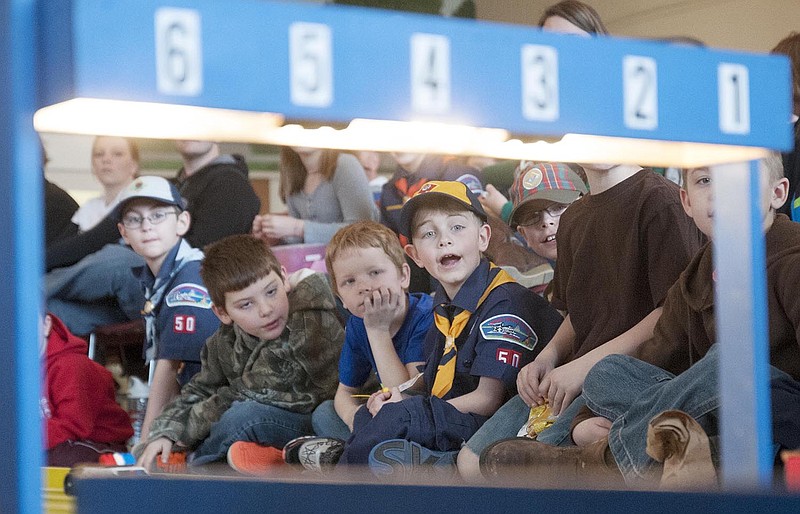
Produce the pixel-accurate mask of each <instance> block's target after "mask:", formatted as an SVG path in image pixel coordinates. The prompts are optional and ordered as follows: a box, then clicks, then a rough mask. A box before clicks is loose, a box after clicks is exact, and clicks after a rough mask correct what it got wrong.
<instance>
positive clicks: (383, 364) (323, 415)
mask: <svg viewBox="0 0 800 514" xmlns="http://www.w3.org/2000/svg"><path fill="white" fill-rule="evenodd" d="M325 261H326V264H327V266H328V271H329V273H330V277H331V281H332V283H333V289H334V291H335V292H336V294H337V295H338V296H339V298H340V299H341V301H342V304H343V305H344V306H345V308H347V310H349V311H350V313H351V314H352V316H350V319H349V320H348V322H347V326H346V327H345V332H344V334H345V336H344V347H343V348H342V355H341V357H340V358H339V387H338V389H337V390H336V396H335V397H334V399H333V401H332V402H331V401H326V402H323V403H322V404H321V405H320V406H319V407H317V409H316V410H315V411H314V414H313V416H312V418H311V420H312V423H313V425H314V433H315V434H317V435H319V436H324V437H335V438H339V439H347V438H348V437H350V433H351V432H352V430H353V417H354V416H355V413H356V411H357V410H358V409H359V408H361V407H362V405H363V402H362V401H359V400H358V399H356V398H354V397H353V395H354V394H356V393H358V392H359V391H360V390H361V388H363V387H364V385H365V384H366V383H367V380H368V379H369V378H370V375H371V373H373V372H376V373H377V375H378V381H379V382H380V384H381V385H382V386H384V387H396V386H398V385H400V384H402V383H403V382H406V381H407V380H408V379H409V378H411V377H414V376H416V375H417V374H418V373H419V369H418V367H419V366H421V365H422V364H423V363H424V361H425V357H426V356H425V354H424V352H423V342H424V339H425V334H426V333H427V332H428V329H429V328H430V327H431V324H432V323H433V300H432V299H431V297H430V296H429V295H427V294H424V293H412V294H409V293H408V284H409V280H410V276H411V271H410V270H409V266H408V264H407V263H406V259H405V253H404V252H403V247H402V246H400V242H399V241H398V239H397V234H395V233H394V232H392V231H391V230H390V229H389V228H387V227H385V226H383V225H381V224H380V223H376V222H373V221H361V222H357V223H353V224H352V225H349V226H347V227H344V228H343V229H341V230H339V231H338V232H337V233H336V235H334V236H333V239H331V242H330V243H328V248H327V252H326V255H325Z"/></svg>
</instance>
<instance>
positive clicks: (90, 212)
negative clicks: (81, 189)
mask: <svg viewBox="0 0 800 514" xmlns="http://www.w3.org/2000/svg"><path fill="white" fill-rule="evenodd" d="M92 175H94V176H95V177H96V178H97V180H98V182H100V185H102V186H103V194H102V195H100V196H98V197H95V198H92V199H91V200H89V201H87V202H86V203H84V204H83V205H82V206H81V207H80V209H78V211H77V212H76V213H75V214H74V215H73V216H72V222H73V223H74V224H76V225H77V226H78V230H80V231H81V232H86V231H87V230H89V229H91V228H92V227H94V226H95V225H97V223H99V222H100V220H102V219H103V218H105V217H106V216H107V215H108V213H110V212H111V211H112V210H113V209H114V207H116V206H117V203H118V202H119V194H120V192H122V190H123V189H125V188H126V187H127V186H128V184H130V183H131V182H133V179H134V178H136V177H137V176H139V146H138V145H137V144H136V141H134V140H132V139H126V138H124V137H114V136H97V137H96V138H95V139H94V143H93V144H92Z"/></svg>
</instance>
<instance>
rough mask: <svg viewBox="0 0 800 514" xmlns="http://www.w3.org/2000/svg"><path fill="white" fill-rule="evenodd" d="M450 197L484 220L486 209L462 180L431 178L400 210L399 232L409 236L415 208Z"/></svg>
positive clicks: (485, 218)
mask: <svg viewBox="0 0 800 514" xmlns="http://www.w3.org/2000/svg"><path fill="white" fill-rule="evenodd" d="M444 197H447V198H452V199H454V200H457V201H459V202H460V203H462V204H463V205H464V208H465V209H467V210H469V211H471V212H473V213H475V215H476V216H478V217H479V218H480V219H481V220H483V221H486V220H487V216H486V211H484V210H483V206H482V205H481V202H479V201H478V196H477V195H476V194H475V193H473V192H472V191H471V190H470V188H469V186H467V185H466V184H464V183H463V182H456V181H444V180H431V181H429V182H426V183H425V184H424V185H423V186H422V187H421V188H420V189H419V191H417V192H416V193H415V194H414V196H412V197H411V199H410V200H409V201H407V202H406V203H405V205H403V209H402V210H401V211H400V233H401V234H402V235H404V236H406V237H408V238H411V221H412V219H413V218H414V213H415V212H416V210H417V209H418V208H419V207H420V206H422V205H424V204H426V202H427V203H428V204H430V203H432V202H435V201H436V200H437V199H441V198H444Z"/></svg>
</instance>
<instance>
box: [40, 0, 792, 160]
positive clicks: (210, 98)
mask: <svg viewBox="0 0 800 514" xmlns="http://www.w3.org/2000/svg"><path fill="white" fill-rule="evenodd" d="M163 5H169V6H172V7H185V8H189V9H192V10H194V11H196V12H197V13H198V14H199V16H200V25H201V34H202V36H201V40H202V43H201V46H202V63H203V64H202V66H203V88H202V91H200V93H199V94H198V95H196V96H179V95H166V94H161V93H159V92H158V90H157V86H156V64H155V29H154V17H155V12H156V9H157V8H158V7H160V6H163ZM73 6H74V7H73V10H72V14H71V16H72V27H73V29H72V31H71V32H70V31H51V32H48V33H47V34H45V35H46V36H47V37H48V38H52V39H54V40H55V41H60V43H59V44H53V45H51V46H52V47H63V46H67V47H70V45H71V48H73V49H74V67H73V68H72V70H71V71H70V72H68V76H67V77H64V76H63V72H64V70H63V69H62V70H60V72H61V74H60V75H59V76H58V77H54V80H56V81H57V83H58V84H59V85H60V87H61V92H59V91H54V90H52V89H51V88H48V93H49V94H50V95H51V97H50V99H49V102H51V103H52V102H55V101H58V100H61V99H64V98H68V97H71V96H72V95H74V96H84V97H97V98H117V99H126V100H139V101H153V102H168V103H178V104H186V105H201V106H211V107H220V108H230V109H242V110H249V111H268V112H280V113H284V114H285V115H286V116H287V117H289V118H290V119H297V120H315V121H318V122H331V123H334V122H347V121H349V120H351V119H352V118H356V117H362V118H375V119H388V120H410V119H434V120H437V121H448V122H457V123H464V124H469V125H476V126H482V127H502V128H506V129H508V130H510V131H512V132H513V133H519V134H539V135H551V136H560V135H562V134H564V133H570V132H572V133H582V134H597V135H609V136H623V137H640V138H645V139H666V140H676V141H693V142H713V143H721V144H735V145H745V146H765V147H771V148H778V149H781V150H786V149H788V148H789V147H790V146H791V144H792V139H791V130H790V126H789V124H788V119H789V115H790V103H791V95H790V93H789V84H790V80H789V66H788V61H787V59H786V58H785V57H783V56H765V55H754V54H748V53H741V52H730V51H720V50H712V49H698V48H689V47H684V46H676V45H667V44H662V43H655V42H645V41H637V40H631V39H616V38H595V39H588V38H579V37H575V36H570V35H561V34H553V33H543V32H541V31H539V30H538V29H535V28H530V27H522V26H511V25H500V24H491V23H476V22H474V21H470V20H461V19H444V18H440V17H435V16H425V15H414V14H399V13H394V12H386V11H377V10H373V9H362V8H353V7H341V6H340V7H334V6H320V5H307V4H282V3H275V2H256V1H252V0H238V1H229V2H223V3H220V2H217V1H214V0H195V1H191V2H189V1H186V0H182V1H175V2H169V3H168V4H165V3H164V2H160V1H156V0H120V1H116V2H111V3H109V2H105V1H103V0H76V1H75V2H73ZM121 20H124V22H122V21H121ZM298 21H304V22H314V23H322V24H325V25H327V26H328V27H330V30H331V33H332V41H333V43H332V44H333V75H334V92H333V101H332V103H331V105H330V106H327V107H304V106H299V105H294V104H292V102H291V100H290V94H289V83H290V82H289V65H288V63H289V49H288V30H289V26H290V24H292V23H294V22H298ZM415 33H425V34H438V35H443V36H445V37H447V38H448V39H449V41H450V55H451V69H452V74H451V83H452V93H451V97H452V105H451V108H450V109H449V110H447V111H445V112H443V113H441V114H436V115H430V114H426V113H422V112H415V111H414V110H413V108H412V104H411V92H410V79H409V76H410V71H409V70H410V60H409V52H410V50H409V48H410V43H409V41H410V38H411V36H412V34H415ZM524 44H541V45H548V46H551V47H553V48H555V49H556V50H557V51H558V55H559V58H558V59H559V75H560V76H559V84H560V98H561V101H560V106H561V109H560V116H559V118H558V119H557V120H555V121H552V122H542V121H531V120H526V119H525V118H524V117H523V115H522V108H521V105H522V87H521V78H520V73H521V72H520V69H521V64H520V60H521V58H520V52H521V47H522V45H524ZM627 55H638V56H648V57H652V58H653V59H654V60H655V62H656V64H657V68H658V91H659V93H658V105H659V109H658V110H659V117H658V126H657V128H656V129H655V130H634V129H630V128H627V127H626V126H625V124H624V122H623V107H622V105H623V104H622V101H623V93H622V91H623V88H622V61H623V59H624V57H625V56H627ZM720 63H734V64H742V65H744V66H746V67H747V69H748V71H749V82H750V98H751V109H750V116H751V129H750V132H749V133H747V134H725V133H722V132H721V130H720V127H719V123H718V101H717V97H718V89H717V67H718V65H719V64H720Z"/></svg>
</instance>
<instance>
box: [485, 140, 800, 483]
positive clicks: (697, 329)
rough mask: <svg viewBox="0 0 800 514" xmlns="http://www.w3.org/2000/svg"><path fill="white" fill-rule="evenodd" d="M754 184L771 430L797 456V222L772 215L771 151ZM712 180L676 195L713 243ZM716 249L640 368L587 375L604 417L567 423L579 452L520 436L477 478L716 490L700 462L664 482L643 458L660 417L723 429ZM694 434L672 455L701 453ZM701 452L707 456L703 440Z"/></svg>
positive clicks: (667, 307)
mask: <svg viewBox="0 0 800 514" xmlns="http://www.w3.org/2000/svg"><path fill="white" fill-rule="evenodd" d="M760 180H761V190H762V202H761V205H762V220H763V229H764V231H765V234H766V264H767V270H766V275H767V288H766V291H767V294H768V305H769V324H768V326H769V345H770V363H771V365H772V366H771V367H770V376H771V386H772V387H771V388H772V398H773V402H775V403H776V405H774V406H773V411H774V412H775V413H776V414H777V415H775V416H774V420H775V421H780V423H778V424H776V423H773V431H774V435H775V439H774V442H775V443H776V446H781V447H786V448H796V447H797V446H798V445H800V439H798V436H797V434H798V432H799V430H798V420H797V419H796V418H795V419H791V418H790V417H787V416H786V415H785V413H786V412H787V411H788V412H797V410H798V408H800V394H798V393H800V388H798V385H800V384H799V383H798V380H800V345H798V340H797V337H798V336H797V334H798V333H799V332H798V330H800V309H798V306H797V302H796V297H797V295H796V294H795V290H796V288H797V287H796V286H797V283H798V280H800V266H799V265H798V264H800V224H797V223H793V222H791V221H790V220H789V219H788V218H787V217H786V216H785V215H783V214H778V215H776V214H775V211H776V209H777V208H779V207H780V206H781V205H783V203H784V202H785V201H786V198H787V190H788V181H787V180H786V179H785V178H784V177H783V170H782V165H781V161H780V157H779V155H778V154H777V153H773V154H771V155H770V156H769V157H767V158H766V159H765V160H764V161H762V165H761V176H760ZM711 181H712V174H711V173H710V172H709V170H708V169H707V168H698V169H692V170H688V171H687V172H685V173H684V180H683V184H684V185H683V187H682V189H681V191H680V195H681V201H682V203H683V207H684V209H685V211H686V213H687V214H688V215H689V216H691V217H692V218H693V220H694V222H695V224H696V225H697V227H698V228H699V229H700V230H701V231H702V232H703V233H704V234H705V235H706V236H708V237H709V238H711V237H712V236H713V219H712V216H713V213H714V198H713V195H712V189H713V188H712V183H711ZM713 250H714V248H713V246H712V245H711V244H710V243H709V244H707V245H706V246H704V247H703V248H702V250H701V251H700V252H699V253H698V254H697V255H696V256H695V257H694V259H692V261H691V262H690V263H689V265H688V267H687V268H686V270H685V271H684V272H683V274H681V276H680V278H679V280H678V282H677V283H675V285H673V286H672V287H671V288H670V289H669V291H668V293H667V297H666V299H665V301H664V309H663V314H662V316H661V317H660V319H659V320H658V323H657V324H656V327H655V331H654V335H653V338H652V339H650V340H649V341H647V342H646V343H644V344H643V345H642V346H641V347H640V348H639V350H638V352H637V353H636V356H637V357H639V359H642V360H639V359H637V358H634V357H631V356H626V355H610V356H608V357H605V358H604V359H603V360H601V361H600V362H598V363H597V364H596V365H595V366H594V367H592V369H591V370H590V371H589V373H588V374H587V376H586V381H585V383H584V386H583V397H584V398H585V400H586V406H587V408H588V410H589V411H590V415H593V416H602V417H601V418H591V417H587V416H583V419H576V420H574V421H573V427H572V439H574V440H575V442H576V443H578V442H579V441H582V442H583V443H584V445H583V446H581V447H576V446H570V447H561V448H556V447H553V446H548V445H545V444H543V443H537V442H534V441H531V440H529V439H524V438H521V439H517V440H506V441H503V442H498V443H495V444H494V445H493V446H489V447H488V448H486V450H485V451H484V452H483V453H482V455H481V470H482V472H483V473H484V474H485V475H489V476H492V475H499V474H503V473H506V472H510V473H514V474H515V475H516V476H519V473H526V474H528V475H529V476H531V478H535V477H536V476H539V475H542V474H552V473H553V469H554V467H556V466H557V467H559V468H562V469H563V470H564V471H565V473H566V474H562V475H560V476H562V477H563V478H569V477H571V478H573V479H574V478H579V479H584V478H586V477H587V476H588V475H589V474H590V473H594V474H599V475H601V476H605V477H609V478H612V479H613V478H615V477H616V478H619V479H622V478H624V480H625V482H626V483H627V484H629V485H635V486H636V487H639V486H641V485H643V484H649V485H652V483H653V482H654V481H655V482H658V481H659V480H662V485H666V486H668V487H681V488H685V487H691V488H695V487H707V486H713V485H714V481H715V477H714V472H713V468H711V462H708V461H706V462H702V461H696V462H695V463H694V464H693V467H694V468H695V469H693V470H689V471H690V472H689V473H677V472H676V470H674V469H673V470H670V472H669V473H668V472H667V469H666V463H665V465H664V467H663V471H664V473H663V475H662V466H661V465H660V464H659V463H658V462H656V461H655V460H653V459H652V458H651V457H650V456H649V455H648V452H646V451H645V446H646V445H645V442H646V440H647V434H648V426H649V425H650V422H651V419H653V418H654V416H656V415H658V414H660V413H662V412H663V411H666V410H680V411H684V412H685V413H686V414H688V415H689V416H691V418H694V419H696V421H697V423H699V425H700V427H702V429H704V430H705V431H706V432H708V435H716V434H717V431H718V429H719V426H718V411H719V385H718V378H717V375H718V369H719V354H718V346H717V345H716V344H715V335H716V324H715V317H714V298H713V295H714V279H713V275H714V259H713ZM619 384H627V386H626V387H620V386H619ZM778 406H780V407H778ZM781 411H783V412H784V414H783V415H781ZM598 419H600V420H603V421H604V423H601V422H598ZM548 430H550V429H548ZM698 433H702V430H700V431H695V432H694V434H692V433H691V431H690V434H691V435H690V436H689V438H690V439H692V440H691V441H690V440H683V441H677V440H673V439H670V440H669V441H670V442H671V443H674V444H675V446H674V447H673V448H670V449H669V450H670V451H674V452H678V454H680V453H679V452H681V451H683V450H684V449H685V448H686V446H687V445H689V446H694V447H697V441H696V440H695V438H696V437H697V435H698ZM704 436H705V434H703V437H704ZM705 444H706V451H707V452H708V451H709V448H708V446H707V444H708V443H707V441H706V442H705ZM648 450H649V448H648ZM665 453H668V452H665ZM676 460H679V459H676ZM519 468H525V469H524V470H520V469H519ZM709 469H711V473H710V474H709V473H708V470H709ZM567 470H571V471H567ZM662 476H663V477H665V478H667V479H673V478H674V477H678V476H683V477H685V478H687V479H688V480H686V481H682V482H680V483H678V482H675V481H672V482H671V483H665V482H664V481H663V480H664V478H662Z"/></svg>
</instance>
